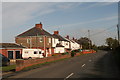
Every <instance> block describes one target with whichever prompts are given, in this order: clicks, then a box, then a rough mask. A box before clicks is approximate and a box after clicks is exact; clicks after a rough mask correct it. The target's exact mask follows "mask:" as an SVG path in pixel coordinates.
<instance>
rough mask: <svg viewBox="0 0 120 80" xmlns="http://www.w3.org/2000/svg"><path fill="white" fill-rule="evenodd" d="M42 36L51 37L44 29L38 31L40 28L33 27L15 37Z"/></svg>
mask: <svg viewBox="0 0 120 80" xmlns="http://www.w3.org/2000/svg"><path fill="white" fill-rule="evenodd" d="M42 35H46V36H49V37H52V35H51V34H50V33H48V32H47V31H45V30H44V29H40V28H36V27H33V28H31V29H29V30H27V31H25V32H23V33H22V34H20V35H18V36H17V37H27V36H42Z"/></svg>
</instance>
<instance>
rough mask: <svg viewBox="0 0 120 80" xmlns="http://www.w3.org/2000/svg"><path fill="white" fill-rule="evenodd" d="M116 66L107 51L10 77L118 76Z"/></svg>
mask: <svg viewBox="0 0 120 80" xmlns="http://www.w3.org/2000/svg"><path fill="white" fill-rule="evenodd" d="M119 74H120V73H119V70H118V66H117V65H116V64H115V61H114V58H113V57H112V54H111V53H109V52H107V51H98V52H97V53H92V54H85V55H81V56H77V57H73V58H69V59H66V60H63V61H59V62H55V63H51V64H47V65H44V66H42V67H40V68H37V69H33V70H30V71H26V72H21V73H17V74H15V75H13V76H10V78H64V80H67V79H68V78H119Z"/></svg>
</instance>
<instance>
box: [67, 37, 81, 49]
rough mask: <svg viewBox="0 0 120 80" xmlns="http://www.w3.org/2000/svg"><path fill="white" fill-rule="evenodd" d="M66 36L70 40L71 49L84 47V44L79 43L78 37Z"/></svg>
mask: <svg viewBox="0 0 120 80" xmlns="http://www.w3.org/2000/svg"><path fill="white" fill-rule="evenodd" d="M65 38H66V39H67V40H68V41H69V42H70V49H71V50H77V49H82V45H81V44H79V42H78V41H77V40H76V39H74V37H73V39H70V38H69V36H68V35H67V36H66V37H65Z"/></svg>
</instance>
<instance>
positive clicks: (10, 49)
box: [0, 43, 25, 59]
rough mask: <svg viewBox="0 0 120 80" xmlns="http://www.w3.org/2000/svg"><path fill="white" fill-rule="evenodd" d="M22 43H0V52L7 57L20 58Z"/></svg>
mask: <svg viewBox="0 0 120 80" xmlns="http://www.w3.org/2000/svg"><path fill="white" fill-rule="evenodd" d="M23 48H25V47H23V46H22V45H19V44H16V43H0V54H3V55H4V56H6V57H7V58H9V59H21V58H22V49H23Z"/></svg>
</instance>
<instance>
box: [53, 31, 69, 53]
mask: <svg viewBox="0 0 120 80" xmlns="http://www.w3.org/2000/svg"><path fill="white" fill-rule="evenodd" d="M53 36H54V37H56V38H58V40H59V44H60V45H62V46H64V48H65V51H67V50H68V49H70V46H69V41H68V40H66V39H65V38H63V37H62V36H61V35H59V31H54V34H53Z"/></svg>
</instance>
